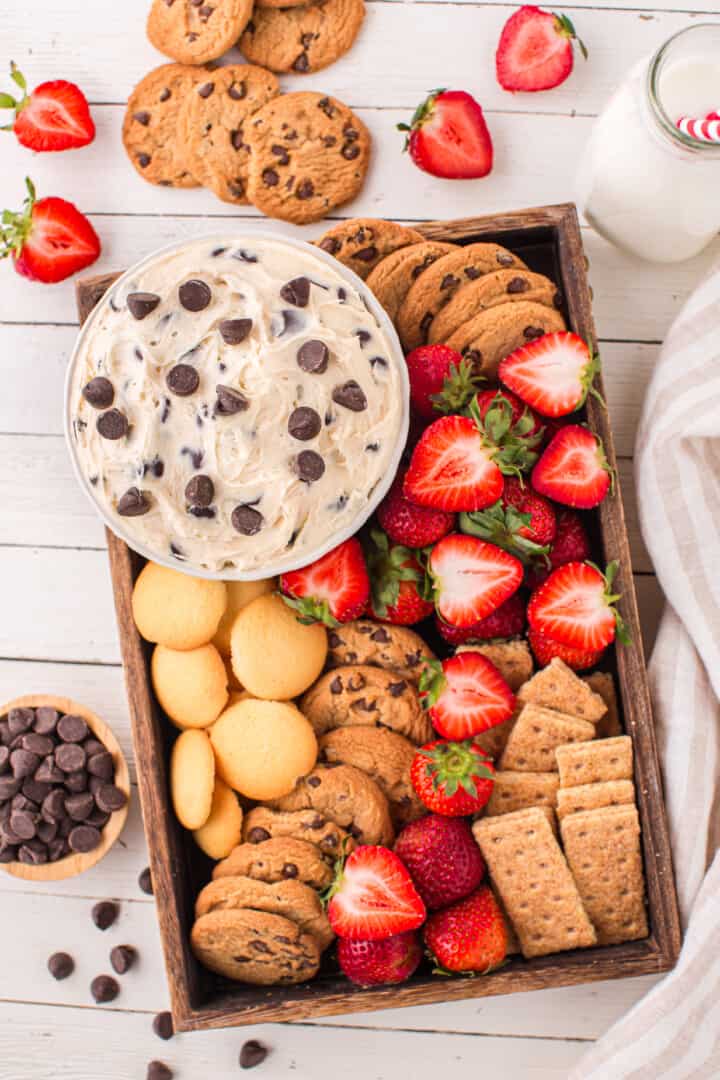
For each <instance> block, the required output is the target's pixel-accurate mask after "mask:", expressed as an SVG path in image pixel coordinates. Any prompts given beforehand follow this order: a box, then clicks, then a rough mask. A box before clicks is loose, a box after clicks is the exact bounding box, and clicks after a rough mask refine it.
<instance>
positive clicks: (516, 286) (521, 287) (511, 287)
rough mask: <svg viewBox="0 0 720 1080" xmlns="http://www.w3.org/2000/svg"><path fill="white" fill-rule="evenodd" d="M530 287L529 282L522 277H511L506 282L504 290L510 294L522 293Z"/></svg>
mask: <svg viewBox="0 0 720 1080" xmlns="http://www.w3.org/2000/svg"><path fill="white" fill-rule="evenodd" d="M529 288H530V282H529V281H528V279H527V278H524V277H514V278H511V279H510V281H508V283H507V289H506V291H507V292H508V293H510V295H511V296H512V295H513V294H514V293H524V292H527V291H528V289H529Z"/></svg>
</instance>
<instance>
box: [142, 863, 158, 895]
mask: <svg viewBox="0 0 720 1080" xmlns="http://www.w3.org/2000/svg"><path fill="white" fill-rule="evenodd" d="M138 885H139V887H140V891H141V892H144V893H145V894H146V896H153V895H154V893H155V889H154V888H153V880H152V873H151V872H150V867H149V866H146V867H145V869H144V870H141V871H140V874H139V875H138Z"/></svg>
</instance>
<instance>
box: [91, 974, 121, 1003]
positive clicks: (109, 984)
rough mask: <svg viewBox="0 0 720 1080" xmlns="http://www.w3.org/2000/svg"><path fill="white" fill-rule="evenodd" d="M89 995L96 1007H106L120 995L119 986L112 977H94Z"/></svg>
mask: <svg viewBox="0 0 720 1080" xmlns="http://www.w3.org/2000/svg"><path fill="white" fill-rule="evenodd" d="M90 993H91V994H92V996H93V1000H94V1001H95V1003H96V1004H97V1005H107V1003H108V1002H110V1001H114V1000H115V998H116V997H117V996H118V994H119V993H120V984H119V983H118V981H117V979H113V977H112V975H96V976H95V978H94V979H93V981H92V982H91V983H90Z"/></svg>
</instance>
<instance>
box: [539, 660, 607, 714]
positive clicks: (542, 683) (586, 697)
mask: <svg viewBox="0 0 720 1080" xmlns="http://www.w3.org/2000/svg"><path fill="white" fill-rule="evenodd" d="M518 701H522V702H523V704H525V703H527V702H531V703H532V704H533V705H542V706H543V707H544V708H545V709H555V710H556V712H561V713H565V714H566V715H567V716H576V717H579V719H581V720H587V721H589V722H590V723H592V724H597V722H598V721H599V720H600V719H601V718H602V717H603V716H604V715H605V713H606V712H607V706H606V704H605V702H604V701H603V699H602V697H601V696H600V695H599V694H597V693H595V692H594V691H593V690H592V689H591V688H590V687H589V686H588V685H587V684H586V683H585V682H584V681H583V680H582V679H581V678H580V677H579V676H578V675H576V674H575V672H574V671H572V670H571V669H570V668H569V667H568V666H567V664H565V663H564V662H563V661H562V660H560V659H558V657H555V658H554V659H553V660H551V661H550V663H549V664H548V666H547V667H546V668H543V669H542V671H538V673H537V674H536V675H533V677H532V679H530V681H529V682H526V683H525V685H524V686H521V687H520V689H519V690H518Z"/></svg>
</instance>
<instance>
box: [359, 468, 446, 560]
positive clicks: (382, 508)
mask: <svg viewBox="0 0 720 1080" xmlns="http://www.w3.org/2000/svg"><path fill="white" fill-rule="evenodd" d="M404 481H405V475H404V473H403V474H400V475H398V476H397V477H396V478H395V481H394V483H393V485H392V487H391V488H390V491H389V492H388V493H387V495H386V496H385V498H384V499H383V501H382V502H381V503H380V505H379V507H378V510H377V516H378V521H379V522H380V524H381V525H382V527H383V529H384V530H385V532H386V533H387V534H388V536H389V537H390V539H391V540H394V541H395V543H396V544H403V545H404V546H405V547H411V548H422V547H428V546H429V545H430V544H434V543H435V542H436V541H437V540H440V539H442V537H443V536H447V534H448V533H449V532H450V531H451V529H452V528H453V526H454V524H455V515H454V514H448V513H447V512H446V511H445V510H431V509H430V508H429V507H427V506H416V504H415V503H413V502H410V500H409V499H406V498H405V496H404V495H403V483H404Z"/></svg>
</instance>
